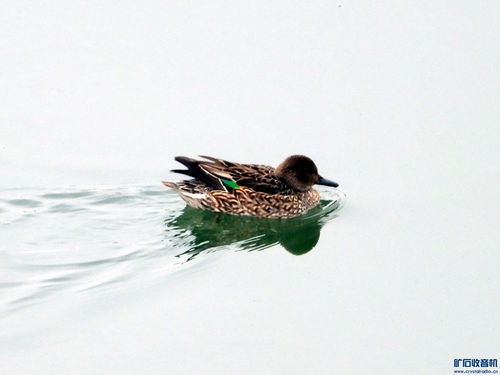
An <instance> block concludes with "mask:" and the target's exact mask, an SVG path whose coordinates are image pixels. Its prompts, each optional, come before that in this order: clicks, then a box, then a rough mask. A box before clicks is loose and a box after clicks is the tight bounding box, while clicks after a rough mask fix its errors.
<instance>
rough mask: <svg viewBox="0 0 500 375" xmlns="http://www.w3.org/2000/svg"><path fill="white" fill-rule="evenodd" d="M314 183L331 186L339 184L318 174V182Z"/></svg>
mask: <svg viewBox="0 0 500 375" xmlns="http://www.w3.org/2000/svg"><path fill="white" fill-rule="evenodd" d="M316 185H325V186H333V187H338V186H339V184H337V183H336V182H333V181H330V180H327V179H326V178H323V177H321V176H319V178H318V182H316Z"/></svg>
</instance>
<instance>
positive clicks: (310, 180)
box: [275, 155, 339, 191]
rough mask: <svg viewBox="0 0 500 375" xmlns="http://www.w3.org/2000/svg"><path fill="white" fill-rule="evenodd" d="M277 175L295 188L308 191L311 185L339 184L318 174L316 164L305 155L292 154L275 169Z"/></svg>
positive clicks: (335, 185)
mask: <svg viewBox="0 0 500 375" xmlns="http://www.w3.org/2000/svg"><path fill="white" fill-rule="evenodd" d="M275 173H276V175H277V176H279V177H281V178H282V179H283V180H285V182H286V183H287V184H288V185H290V186H291V187H292V188H293V189H295V190H299V191H306V190H309V189H310V188H311V186H313V185H315V184H317V185H326V186H333V187H337V186H339V184H337V183H336V182H333V181H330V180H327V179H326V178H323V177H321V176H320V175H319V174H318V168H317V167H316V164H314V162H313V161H312V160H311V159H310V158H308V157H307V156H304V155H292V156H289V157H287V158H286V159H285V160H284V161H283V162H282V163H281V164H280V165H278V167H277V168H276V170H275Z"/></svg>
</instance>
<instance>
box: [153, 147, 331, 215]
mask: <svg viewBox="0 0 500 375" xmlns="http://www.w3.org/2000/svg"><path fill="white" fill-rule="evenodd" d="M200 157H201V158H203V159H205V160H197V159H193V158H189V157H186V156H177V157H175V160H176V161H177V162H179V163H181V164H182V165H184V166H185V167H186V168H187V169H173V170H172V172H175V173H179V174H183V175H186V176H189V177H191V178H190V179H188V180H183V181H180V182H170V181H162V183H163V185H165V186H166V187H168V188H170V189H172V190H173V191H174V192H176V193H177V194H179V196H180V197H181V198H182V199H183V200H184V201H185V202H186V204H187V205H188V206H191V207H193V208H198V209H201V210H209V211H214V212H220V213H226V214H231V215H244V216H255V217H262V218H292V217H296V216H299V215H302V214H304V213H306V212H307V211H308V210H310V209H311V208H313V207H315V206H316V205H318V203H319V202H320V194H319V192H318V191H316V190H314V189H313V185H325V186H330V187H334V188H337V187H338V186H339V184H338V183H336V182H334V181H331V180H328V179H326V178H324V177H322V176H320V175H319V173H318V168H317V167H316V164H314V162H313V161H312V160H311V159H310V158H309V157H307V156H305V155H291V156H289V157H287V158H286V159H285V160H284V161H283V162H281V163H280V164H279V165H278V166H277V167H276V168H273V167H271V166H268V165H260V164H240V163H234V162H230V161H227V160H223V159H218V158H214V157H211V156H203V155H200Z"/></svg>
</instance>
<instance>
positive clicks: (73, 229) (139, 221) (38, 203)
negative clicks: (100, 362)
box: [0, 186, 343, 316]
mask: <svg viewBox="0 0 500 375" xmlns="http://www.w3.org/2000/svg"><path fill="white" fill-rule="evenodd" d="M323 196H324V199H323V200H322V201H321V202H320V204H319V205H318V206H317V207H315V208H314V209H312V210H310V211H309V212H308V213H307V214H305V215H302V216H300V217H297V218H293V219H260V218H252V217H239V216H231V215H226V214H218V213H213V212H209V211H200V210H196V209H192V208H190V207H187V206H185V204H184V202H183V201H182V200H181V199H180V198H179V197H178V196H177V195H176V194H175V193H173V192H172V191H170V190H168V189H165V188H164V187H162V186H120V187H93V188H71V189H50V188H44V189H36V188H30V189H3V190H1V191H0V209H1V211H0V234H1V236H2V244H3V245H2V249H0V259H1V262H2V265H3V267H2V270H1V273H0V276H1V278H0V314H2V313H6V312H9V311H14V310H17V309H19V308H23V307H26V306H29V305H32V304H35V303H39V302H43V301H46V300H48V299H57V298H58V296H60V295H62V294H67V293H83V292H92V290H94V289H99V288H106V287H114V288H124V287H126V285H127V284H128V283H131V282H133V281H134V280H135V281H137V280H140V279H145V278H148V279H151V278H153V279H154V278H155V277H158V276H164V275H165V274H167V273H175V272H176V271H178V270H181V269H185V268H186V267H189V264H187V263H188V262H191V261H193V260H195V259H196V258H201V257H203V255H206V256H207V257H209V254H210V253H213V252H216V251H217V252H219V251H224V250H227V251H256V250H264V249H267V248H269V247H272V246H280V247H282V248H283V249H284V250H286V251H288V252H289V253H291V254H293V255H301V254H305V253H307V252H309V251H311V250H312V249H313V248H314V247H315V246H316V244H317V242H318V241H319V240H320V231H321V228H322V226H323V225H325V224H326V223H327V222H328V221H330V220H331V219H333V218H334V217H336V215H337V210H338V208H339V207H340V206H341V203H342V201H343V194H342V193H341V192H340V191H338V190H328V189H325V191H324V192H323ZM0 316H1V315H0Z"/></svg>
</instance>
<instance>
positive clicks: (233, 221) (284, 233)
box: [165, 200, 339, 261]
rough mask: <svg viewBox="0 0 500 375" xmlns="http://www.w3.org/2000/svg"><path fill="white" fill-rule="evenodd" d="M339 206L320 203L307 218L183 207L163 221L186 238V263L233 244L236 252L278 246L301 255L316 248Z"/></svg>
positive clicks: (336, 201)
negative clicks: (270, 217) (323, 229)
mask: <svg viewBox="0 0 500 375" xmlns="http://www.w3.org/2000/svg"><path fill="white" fill-rule="evenodd" d="M338 206H339V201H338V200H323V201H321V202H320V204H319V205H318V206H317V207H315V208H314V209H312V210H311V211H309V212H308V213H307V214H306V215H302V216H299V217H296V218H291V219H262V218H255V217H248V216H233V215H227V214H219V213H214V212H210V211H202V210H197V209H194V208H191V207H188V206H186V207H185V208H184V209H183V210H182V212H181V214H180V215H177V216H175V217H167V218H166V219H165V230H166V231H167V232H168V233H170V234H172V232H175V233H176V235H175V237H177V238H184V239H185V241H186V242H187V247H188V250H185V251H183V252H182V253H181V254H178V256H186V257H187V259H186V261H189V260H191V259H193V258H195V257H196V256H197V255H198V254H200V253H202V252H204V251H215V250H218V249H219V248H222V247H223V246H227V245H233V244H234V245H235V246H236V250H246V251H253V250H263V249H266V248H268V247H270V246H273V245H275V244H280V245H281V246H282V247H283V248H284V249H286V250H287V251H288V252H290V253H292V254H294V255H301V254H305V253H307V252H309V251H311V250H312V249H313V248H314V247H315V246H316V244H317V243H318V240H319V237H320V231H321V228H322V226H323V225H324V224H325V223H326V222H328V221H329V220H331V219H332V218H334V217H336V212H335V211H336V209H337V208H338Z"/></svg>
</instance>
